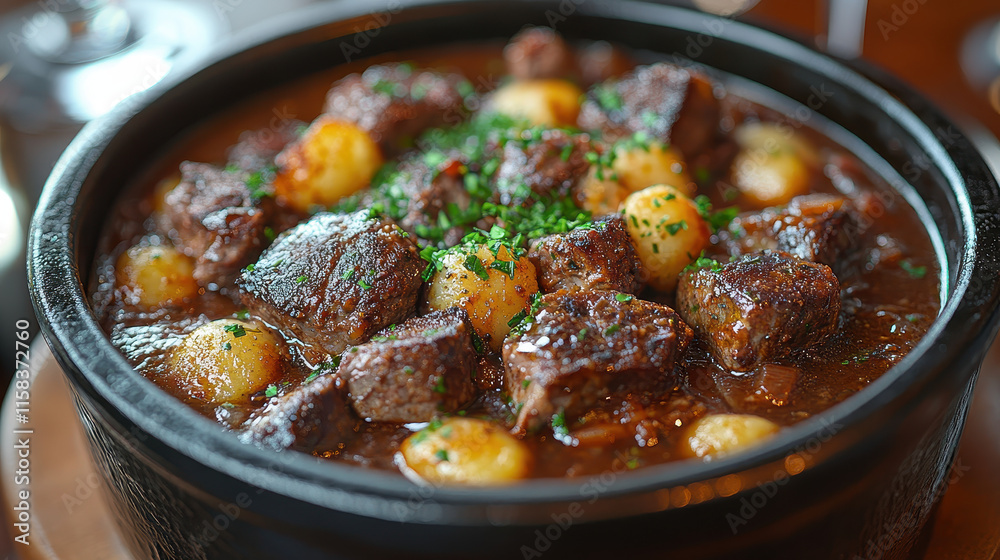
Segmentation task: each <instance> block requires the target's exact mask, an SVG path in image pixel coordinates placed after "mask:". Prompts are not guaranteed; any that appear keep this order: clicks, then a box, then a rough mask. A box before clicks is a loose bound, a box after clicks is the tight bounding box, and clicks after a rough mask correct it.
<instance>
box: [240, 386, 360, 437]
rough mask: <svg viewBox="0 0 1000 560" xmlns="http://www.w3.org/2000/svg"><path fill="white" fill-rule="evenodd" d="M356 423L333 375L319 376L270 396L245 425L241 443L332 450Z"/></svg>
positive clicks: (350, 434) (349, 433) (348, 435)
mask: <svg viewBox="0 0 1000 560" xmlns="http://www.w3.org/2000/svg"><path fill="white" fill-rule="evenodd" d="M356 425H357V420H355V419H354V418H353V417H352V416H351V413H350V410H349V409H348V406H347V402H346V401H345V400H344V396H343V394H342V393H341V391H340V390H339V389H338V388H337V377H336V376H335V375H330V374H326V375H320V376H319V377H317V378H316V379H313V380H312V381H310V382H308V383H303V384H302V385H299V386H298V387H296V388H295V389H293V390H291V391H290V392H288V393H285V394H284V395H281V396H279V397H272V398H271V400H270V402H269V403H268V404H266V405H265V406H264V407H263V408H262V409H261V410H260V411H259V412H257V413H255V414H254V415H253V416H252V417H251V418H250V419H249V420H248V421H247V422H246V424H245V425H244V429H243V433H242V434H241V435H240V439H241V440H243V442H244V443H255V444H257V445H261V446H265V447H270V448H273V449H278V450H284V449H294V450H296V451H302V452H305V453H310V452H312V451H314V450H317V449H334V448H335V447H336V446H337V444H338V443H343V442H345V440H346V439H348V438H350V437H351V436H352V435H353V434H354V428H355V426H356Z"/></svg>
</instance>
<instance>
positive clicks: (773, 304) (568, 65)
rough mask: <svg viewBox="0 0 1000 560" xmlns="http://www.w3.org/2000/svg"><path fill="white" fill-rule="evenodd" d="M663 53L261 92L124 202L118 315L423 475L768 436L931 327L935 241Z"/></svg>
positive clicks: (538, 48) (817, 146)
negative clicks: (261, 95)
mask: <svg viewBox="0 0 1000 560" xmlns="http://www.w3.org/2000/svg"><path fill="white" fill-rule="evenodd" d="M643 56H644V55H642V54H641V53H632V52H629V51H627V50H625V49H622V48H619V47H616V46H612V45H609V44H607V43H603V42H596V43H579V44H573V45H570V44H568V43H567V42H566V41H564V40H563V39H562V38H561V37H560V36H559V35H557V34H556V33H554V32H553V31H551V30H548V29H544V28H532V29H527V30H525V31H522V32H521V33H520V34H518V35H517V36H515V37H514V38H513V39H512V40H511V41H510V42H509V43H508V44H507V45H505V46H503V48H502V50H501V48H500V46H498V45H495V44H489V43H484V44H481V45H470V46H467V47H464V48H463V49H460V52H456V49H451V50H449V51H447V52H445V51H441V50H437V51H434V50H428V51H421V52H415V53H409V54H407V55H406V56H402V55H396V56H395V57H394V60H395V61H397V62H394V61H393V58H387V59H385V60H379V61H375V62H372V61H369V62H368V63H367V64H368V66H367V67H359V66H357V65H354V66H350V67H348V68H346V69H344V68H340V69H337V70H336V72H337V75H336V76H335V81H334V83H333V86H332V87H329V83H330V81H331V80H333V79H334V77H332V75H323V76H318V77H312V78H310V79H308V80H307V81H305V82H303V83H301V84H296V85H295V87H288V88H283V89H280V90H279V91H276V92H275V93H273V94H270V95H269V96H267V97H264V98H261V99H257V100H256V101H253V102H251V103H249V104H246V105H244V106H241V107H236V108H234V109H233V110H232V111H231V112H229V113H227V114H226V115H223V116H220V117H219V118H218V119H215V120H213V121H211V122H209V123H207V124H205V125H202V126H200V127H198V128H197V129H195V130H193V131H192V132H191V133H190V134H189V135H188V136H187V137H185V138H183V139H181V140H179V141H178V145H177V146H176V147H174V148H172V150H171V152H170V154H169V155H168V156H167V157H164V158H163V160H162V162H161V164H160V165H159V166H156V167H155V168H153V169H151V171H150V176H149V180H148V181H144V182H142V185H139V186H137V188H136V189H134V190H133V191H130V193H128V194H127V195H125V196H124V197H123V200H122V201H121V202H120V203H119V205H118V206H117V207H116V209H115V210H114V212H113V215H112V217H111V219H110V220H109V223H108V226H107V231H106V232H105V233H104V237H103V243H102V246H101V250H100V251H99V252H100V256H99V257H98V259H97V263H96V267H95V268H96V273H95V275H94V278H93V282H92V289H91V293H92V300H93V303H94V307H95V310H96V311H97V313H98V316H99V317H100V319H101V320H102V322H103V324H104V326H105V328H106V330H107V332H108V334H109V336H110V338H111V340H112V341H113V343H114V344H115V345H116V346H117V347H118V348H120V349H121V351H122V352H123V353H124V354H125V356H127V357H128V359H129V360H130V361H131V362H132V363H133V364H134V365H135V367H136V369H137V371H138V372H139V373H140V374H141V375H144V376H146V377H147V378H149V379H150V380H152V381H153V382H155V383H156V384H158V385H159V386H160V387H162V388H163V389H164V390H166V391H168V392H169V393H171V394H173V395H175V396H176V397H177V398H178V399H181V400H182V401H184V402H185V403H187V404H188V405H189V406H191V407H193V408H194V409H195V410H197V411H199V412H200V413H202V414H204V415H205V416H207V417H209V418H212V419H214V420H216V421H217V422H219V423H220V424H221V425H222V426H223V427H224V428H225V429H228V430H232V431H233V432H235V433H236V434H238V436H239V437H240V438H241V439H243V440H244V441H246V442H247V443H248V444H254V445H260V446H264V447H267V448H273V449H277V450H297V451H301V452H305V453H311V454H314V455H316V456H318V457H323V458H328V459H331V460H336V461H343V462H347V463H352V464H357V465H363V466H368V467H374V468H380V469H389V470H396V471H399V472H402V473H403V474H404V475H406V476H409V477H411V478H414V479H420V480H426V481H431V482H435V483H458V484H461V483H465V484H499V483H506V482H511V481H516V480H519V479H523V478H530V477H564V476H580V475H584V474H590V473H599V472H602V471H604V470H605V469H607V468H609V467H610V466H612V465H613V464H616V462H617V463H618V464H619V465H620V464H622V463H623V464H624V466H625V467H626V468H629V469H634V468H641V467H643V466H646V465H652V464H659V463H664V462H668V461H676V460H683V459H696V460H697V459H699V458H700V460H710V459H712V458H713V457H719V456H723V455H726V454H731V453H735V452H738V451H739V450H741V449H745V448H747V447H749V446H752V445H755V444H757V443H759V442H761V441H764V440H766V438H768V437H771V436H773V435H774V434H775V433H777V432H779V431H780V430H781V429H782V428H783V427H785V426H789V425H792V424H794V423H796V422H798V421H801V420H803V419H805V418H808V417H810V416H812V415H814V414H817V413H819V412H821V411H823V410H825V409H827V408H829V407H831V406H833V405H834V404H836V403H838V402H840V401H843V400H844V399H846V398H847V397H849V396H850V395H852V394H854V393H856V392H857V391H859V390H861V389H862V388H864V387H865V386H866V385H868V384H869V383H870V382H872V381H873V380H874V379H876V378H878V377H879V376H880V375H882V374H883V373H884V372H886V371H887V370H888V369H889V368H890V367H892V366H893V365H894V364H895V363H897V362H898V361H899V360H900V359H901V358H902V357H903V356H904V355H905V354H906V353H907V352H908V351H909V350H910V349H911V348H912V347H913V346H914V345H915V344H916V343H917V342H918V341H919V339H920V338H921V336H922V335H923V334H924V333H925V332H926V330H927V328H928V327H929V326H930V324H931V323H932V321H933V320H934V318H935V317H936V315H937V313H938V309H939V305H940V301H939V282H940V269H939V266H938V260H937V257H936V253H935V250H934V246H933V244H932V241H931V238H930V236H929V234H928V233H927V231H926V229H925V228H924V227H923V225H922V223H921V220H920V219H919V216H918V213H917V212H916V211H915V210H914V209H913V208H912V207H911V206H909V205H908V204H907V203H906V201H905V200H904V199H903V197H902V196H901V195H900V194H899V193H898V192H897V191H894V190H892V189H891V188H889V187H888V185H887V184H886V183H885V181H884V180H883V179H881V178H880V177H878V176H877V175H876V174H875V173H874V172H872V171H871V170H870V169H869V168H867V167H866V166H865V165H864V164H863V163H862V162H861V160H860V159H859V157H857V156H856V155H854V154H852V153H850V152H849V151H848V150H846V149H845V148H843V147H842V146H841V145H838V144H837V143H836V142H834V141H833V140H832V139H830V138H829V137H828V136H827V135H824V134H823V131H822V130H820V127H819V125H816V126H813V124H814V123H820V124H821V121H820V119H818V118H817V119H816V120H815V121H813V120H809V121H806V122H803V120H802V119H801V118H799V119H797V118H795V117H794V116H789V115H786V114H785V112H784V111H782V110H779V108H778V107H779V106H780V105H781V103H778V102H777V99H778V98H777V97H776V96H775V100H776V102H775V103H774V104H773V105H772V106H769V105H768V104H766V103H764V104H762V103H759V102H756V101H751V100H750V99H749V98H747V97H746V96H743V95H740V94H739V93H738V90H739V85H738V84H735V83H734V82H733V81H732V80H730V79H729V78H728V77H727V76H725V75H723V74H721V73H717V72H713V71H711V70H709V69H704V68H696V67H694V66H693V65H691V66H687V65H679V64H678V63H677V61H672V62H669V63H668V62H663V61H656V60H645V59H643ZM399 60H409V62H398V61H399ZM499 74H503V75H502V77H501V78H496V77H495V75H499ZM765 101H766V100H765ZM319 103H322V109H320V108H319V107H317V106H316V105H318V104H319ZM269 108H270V110H269ZM299 114H301V115H310V116H314V118H310V119H305V120H298V119H297V118H295V116H296V115H299ZM793 114H799V115H801V113H800V112H799V113H794V112H793ZM316 115H318V116H316ZM201 162H207V163H201Z"/></svg>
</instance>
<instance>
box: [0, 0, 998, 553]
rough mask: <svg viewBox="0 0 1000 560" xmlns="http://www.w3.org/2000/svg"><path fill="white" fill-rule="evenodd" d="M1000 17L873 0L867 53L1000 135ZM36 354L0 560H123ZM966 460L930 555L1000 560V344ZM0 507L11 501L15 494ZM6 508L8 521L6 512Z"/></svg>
mask: <svg viewBox="0 0 1000 560" xmlns="http://www.w3.org/2000/svg"><path fill="white" fill-rule="evenodd" d="M832 1H838V0H832ZM248 5H249V3H248ZM817 6H818V4H817V3H816V2H803V1H801V0H762V1H761V2H760V4H759V5H758V6H757V7H756V8H754V9H753V10H751V11H750V12H749V13H748V14H747V16H746V17H747V18H749V19H751V20H754V21H760V22H763V23H766V24H767V25H769V26H771V27H774V26H778V27H781V28H785V29H787V30H789V32H791V33H797V34H800V35H803V36H811V35H815V34H816V33H817V31H818V29H819V21H820V18H819V17H818V12H817V9H818V8H817ZM998 16H1000V2H997V1H996V0H990V1H985V0H984V1H972V0H952V1H945V0H869V10H868V26H867V29H866V33H865V49H864V56H865V58H867V59H868V60H871V61H873V62H875V63H876V64H878V65H880V66H882V67H884V68H887V69H889V70H891V71H892V72H894V73H895V74H896V75H898V76H900V77H901V78H903V79H904V80H906V81H908V82H909V83H911V84H912V85H913V86H914V87H916V88H917V89H918V90H919V91H921V92H923V93H924V94H925V95H927V96H928V97H929V98H930V99H931V100H932V101H934V102H935V103H937V104H938V105H939V106H940V107H942V108H943V109H944V110H945V112H946V113H948V114H949V115H951V116H952V117H954V118H956V119H957V120H960V121H962V122H970V121H972V122H977V123H980V124H981V125H983V126H984V127H985V128H987V129H989V130H991V131H992V132H993V133H994V134H1000V113H998V110H1000V103H996V102H995V103H993V104H991V103H990V101H989V97H988V94H987V92H986V91H983V90H977V89H975V88H973V87H971V86H969V85H968V83H967V81H966V80H965V78H964V77H963V73H962V70H961V67H960V66H959V64H958V53H959V49H960V45H961V42H962V39H963V37H964V36H965V34H966V33H967V32H968V31H969V30H970V29H971V28H972V27H973V26H975V25H977V24H979V23H981V22H983V21H985V20H988V19H990V18H995V17H998ZM34 352H35V359H36V367H40V372H39V374H38V376H37V377H36V379H35V383H34V385H33V396H34V397H35V398H39V399H44V401H42V400H38V401H36V402H38V403H41V402H44V407H42V406H36V407H35V414H36V416H35V417H34V418H35V420H36V421H37V422H38V427H37V431H36V433H35V434H33V435H32V437H33V438H34V439H33V447H32V465H33V467H32V468H33V469H35V470H34V471H33V479H32V480H33V482H32V496H33V505H32V507H33V516H34V517H33V520H32V528H31V531H32V533H31V535H32V539H31V541H32V544H31V545H30V546H28V547H25V546H22V545H11V546H13V548H11V549H5V548H4V546H5V545H6V544H8V543H10V541H9V539H10V536H9V535H8V536H7V537H6V538H3V532H4V531H6V532H8V533H9V531H10V525H9V523H3V524H0V558H11V559H12V558H21V559H29V558H44V559H46V560H56V559H58V560H71V559H74V560H75V559H81V560H82V559H86V560H91V559H108V560H119V559H126V558H128V557H127V556H126V555H125V554H124V552H123V551H122V548H121V544H120V541H119V540H118V537H117V536H116V534H115V533H114V530H113V527H112V524H111V521H110V519H109V516H108V515H107V506H106V504H105V503H104V501H103V498H102V497H101V495H100V493H98V492H95V491H94V486H95V482H94V478H93V476H94V474H93V471H92V467H91V465H90V463H89V460H88V459H87V456H86V451H85V447H84V446H85V443H84V441H83V436H82V428H81V427H80V425H79V421H78V420H76V417H75V414H74V412H73V409H72V405H71V403H70V401H69V396H68V389H67V388H66V386H65V382H64V381H63V379H62V376H61V375H59V372H58V371H57V370H56V369H55V368H54V363H53V362H51V361H50V359H49V358H47V356H46V354H47V352H46V351H44V350H42V349H40V348H37V347H36V349H35V350H34ZM43 412H44V414H42V413H43ZM12 415H13V413H12V411H10V410H9V409H8V408H5V409H4V415H3V418H2V422H0V429H2V430H3V431H2V433H0V436H2V437H3V438H4V439H3V440H2V442H3V448H2V449H0V472H2V480H0V484H2V487H3V489H4V490H5V492H8V493H9V492H10V490H11V488H10V487H11V486H12V484H13V476H12V474H11V473H13V470H12V466H11V463H10V461H11V459H12V456H11V450H12V448H11V445H8V443H10V442H9V438H10V435H9V432H10V430H11V429H13V428H12V426H11V423H12V422H13V418H12ZM9 417H10V418H9ZM958 460H959V463H958V464H959V465H960V466H961V471H960V472H962V476H961V477H960V478H959V479H958V480H957V482H955V483H954V484H953V485H951V487H950V488H949V489H948V491H947V493H946V494H945V496H944V499H943V501H942V504H941V507H940V510H939V512H938V516H937V518H936V520H935V522H934V524H933V527H932V528H931V531H932V536H931V541H930V545H929V548H928V550H927V553H926V556H925V557H926V558H928V559H956V560H957V559H963V560H979V559H981V560H990V559H993V560H1000V554H998V552H997V551H998V548H997V547H998V543H1000V477H998V476H996V475H997V473H1000V345H995V347H994V349H992V350H991V352H990V354H989V356H988V357H987V361H986V364H985V365H984V368H983V372H982V375H981V377H980V381H979V384H978V386H977V388H976V393H975V396H974V399H973V403H972V414H971V415H970V418H969V423H968V426H967V428H966V431H965V434H964V435H963V438H962V442H961V447H960V450H959V454H958ZM3 503H4V504H11V505H13V502H11V496H10V495H9V494H5V496H4V500H3ZM4 511H5V512H6V514H8V515H9V514H10V511H9V506H7V507H5V510H4ZM15 554H17V555H19V556H14V555H15Z"/></svg>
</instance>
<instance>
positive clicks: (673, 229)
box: [663, 220, 688, 235]
mask: <svg viewBox="0 0 1000 560" xmlns="http://www.w3.org/2000/svg"><path fill="white" fill-rule="evenodd" d="M687 228H688V223H687V221H685V220H681V221H679V222H674V223H672V224H664V225H663V229H665V230H666V231H667V233H669V234H670V235H677V232H679V231H680V230H682V229H687Z"/></svg>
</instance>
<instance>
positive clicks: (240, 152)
mask: <svg viewBox="0 0 1000 560" xmlns="http://www.w3.org/2000/svg"><path fill="white" fill-rule="evenodd" d="M278 118H279V117H278V116H276V117H275V119H276V122H275V123H274V124H273V125H272V126H270V127H268V128H261V129H258V130H247V131H244V132H243V133H242V134H240V139H239V141H238V142H237V143H236V145H234V146H233V147H231V148H229V154H228V155H229V163H230V164H231V165H234V166H236V167H238V168H239V169H242V170H244V171H249V172H254V171H259V170H261V169H263V168H265V167H268V166H272V165H274V158H275V156H277V155H278V154H279V153H280V152H281V150H283V149H285V146H287V145H288V144H290V143H291V142H293V141H295V140H297V139H298V138H299V136H300V135H301V131H302V130H304V129H305V127H306V126H307V125H306V123H304V122H302V121H300V120H296V119H292V118H288V117H280V120H277V119H278Z"/></svg>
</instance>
